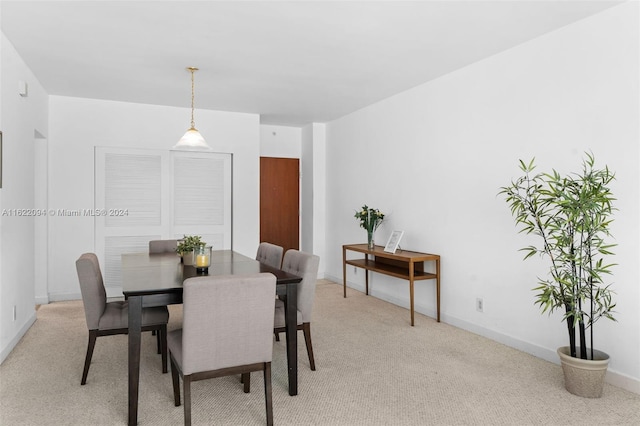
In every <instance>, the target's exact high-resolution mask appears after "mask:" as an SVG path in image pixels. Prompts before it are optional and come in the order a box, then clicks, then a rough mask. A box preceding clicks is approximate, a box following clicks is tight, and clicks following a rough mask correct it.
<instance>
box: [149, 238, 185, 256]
mask: <svg viewBox="0 0 640 426" xmlns="http://www.w3.org/2000/svg"><path fill="white" fill-rule="evenodd" d="M177 246H178V240H151V241H149V253H175V252H176V247H177Z"/></svg>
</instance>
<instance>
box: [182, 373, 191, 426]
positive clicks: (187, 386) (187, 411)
mask: <svg viewBox="0 0 640 426" xmlns="http://www.w3.org/2000/svg"><path fill="white" fill-rule="evenodd" d="M182 384H183V386H184V426H191V376H183V377H182Z"/></svg>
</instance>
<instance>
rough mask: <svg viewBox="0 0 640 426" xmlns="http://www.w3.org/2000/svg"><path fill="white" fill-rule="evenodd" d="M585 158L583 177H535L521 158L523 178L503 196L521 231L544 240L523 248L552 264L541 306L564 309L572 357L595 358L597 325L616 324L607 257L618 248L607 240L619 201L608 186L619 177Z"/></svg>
mask: <svg viewBox="0 0 640 426" xmlns="http://www.w3.org/2000/svg"><path fill="white" fill-rule="evenodd" d="M585 155H586V158H585V159H584V160H583V168H582V173H581V174H578V173H572V174H569V175H567V176H561V175H560V174H559V173H558V172H557V171H555V170H553V171H552V172H551V173H538V174H533V173H534V169H535V164H534V161H535V159H533V160H531V161H530V162H529V163H525V162H523V161H522V160H520V169H521V170H522V172H523V173H524V175H523V176H521V177H519V178H518V179H516V180H515V181H512V182H511V185H509V186H506V187H502V188H501V191H500V194H503V195H505V197H506V201H507V203H508V204H509V205H510V207H511V213H512V214H513V216H514V218H515V222H516V225H517V226H518V227H519V228H520V231H519V232H521V233H524V234H534V235H537V236H539V237H540V238H541V242H540V244H539V245H530V246H528V247H524V248H522V249H521V250H522V251H524V252H525V253H526V255H525V259H527V258H530V257H532V256H534V255H536V254H539V255H541V256H543V257H547V258H549V260H550V262H551V265H550V267H549V273H548V277H547V278H546V279H542V278H538V286H537V287H535V288H534V291H536V292H537V294H536V304H537V305H539V306H540V308H541V310H542V312H543V313H544V312H547V311H548V312H549V313H551V312H553V311H555V310H556V309H564V317H563V320H565V321H566V323H567V327H568V332H569V346H570V354H571V356H572V357H579V358H582V359H593V349H594V340H593V328H594V327H593V325H594V323H595V322H596V321H598V320H599V319H600V318H602V317H605V318H609V319H610V320H613V321H615V318H614V317H613V315H612V314H613V309H614V308H615V306H616V305H615V303H614V302H613V299H612V293H613V292H612V290H611V289H610V284H605V277H607V276H609V275H610V274H611V269H612V267H613V266H614V264H612V263H608V261H606V260H605V259H606V258H607V256H610V255H612V254H613V253H612V252H611V249H612V247H614V246H615V244H611V243H609V242H607V241H606V239H607V238H611V234H610V232H609V228H610V225H611V222H612V219H611V215H612V212H613V210H614V208H613V206H612V203H613V201H614V200H615V198H614V197H613V194H612V193H611V190H610V188H609V184H610V183H611V181H612V180H613V179H614V174H613V173H612V172H611V171H610V170H609V169H608V167H606V166H605V168H604V169H596V168H595V167H594V166H595V158H594V156H593V155H592V154H589V153H587V154H585ZM587 330H588V331H589V341H590V347H591V351H589V352H588V351H587V347H588V346H587V337H586V334H587ZM576 332H577V334H578V339H579V342H578V345H577V343H576ZM577 346H578V347H579V351H580V353H579V354H578V353H577V349H576V347H577Z"/></svg>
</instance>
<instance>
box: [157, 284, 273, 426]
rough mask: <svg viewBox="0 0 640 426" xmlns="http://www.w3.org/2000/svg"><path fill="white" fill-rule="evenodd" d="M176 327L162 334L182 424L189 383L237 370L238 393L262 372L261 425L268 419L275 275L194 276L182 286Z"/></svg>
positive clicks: (270, 417) (186, 417)
mask: <svg viewBox="0 0 640 426" xmlns="http://www.w3.org/2000/svg"><path fill="white" fill-rule="evenodd" d="M183 288H184V290H183V308H182V312H183V317H182V328H181V329H178V330H174V331H171V332H170V333H169V335H168V339H167V342H168V345H169V358H170V360H171V377H172V381H173V396H174V402H175V405H176V407H177V406H179V405H180V377H182V379H183V380H182V382H183V387H184V423H185V425H190V424H191V382H194V381H197V380H205V379H212V378H216V377H222V376H229V375H234V374H241V377H242V382H243V383H244V392H245V393H248V392H249V391H250V377H251V376H250V373H251V372H252V371H262V372H263V375H264V387H265V388H264V389H265V405H266V411H267V425H272V424H273V403H272V393H271V359H272V352H273V337H272V335H271V333H272V332H273V328H272V322H271V321H272V319H273V315H274V309H275V306H274V304H273V298H274V295H275V293H276V277H275V276H274V275H273V274H270V273H260V274H248V275H221V276H206V277H194V278H189V279H187V280H185V282H184V285H183Z"/></svg>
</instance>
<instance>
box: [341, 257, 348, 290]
mask: <svg viewBox="0 0 640 426" xmlns="http://www.w3.org/2000/svg"><path fill="white" fill-rule="evenodd" d="M342 287H343V289H342V291H343V297H345V298H346V297H347V250H346V249H345V248H344V247H343V248H342Z"/></svg>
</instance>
